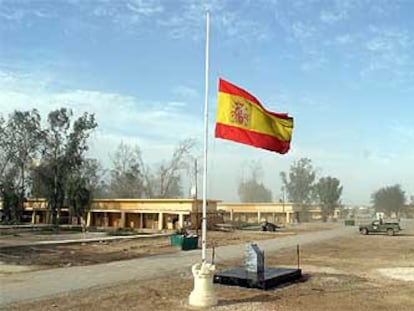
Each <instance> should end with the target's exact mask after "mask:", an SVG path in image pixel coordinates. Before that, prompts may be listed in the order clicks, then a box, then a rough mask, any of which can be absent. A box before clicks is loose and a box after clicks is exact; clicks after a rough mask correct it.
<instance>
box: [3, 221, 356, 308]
mask: <svg viewBox="0 0 414 311" xmlns="http://www.w3.org/2000/svg"><path fill="white" fill-rule="evenodd" d="M352 233H355V228H354V227H340V228H337V229H332V230H325V231H320V232H311V233H304V234H299V235H295V236H287V237H284V238H278V239H271V240H264V241H260V242H258V244H259V246H260V247H261V248H262V249H263V250H264V251H265V252H272V251H276V250H280V249H283V248H289V247H295V246H296V245H297V244H300V245H306V244H309V243H315V242H321V241H324V240H329V239H332V238H336V237H341V236H346V235H349V234H352ZM244 248H245V244H244V243H243V244H239V245H229V246H222V247H218V248H217V249H216V255H217V257H216V262H217V263H220V261H226V260H227V261H228V260H234V259H237V258H240V257H242V256H243V252H244ZM209 256H211V253H209ZM200 257H201V255H200V250H195V251H188V252H179V253H174V254H166V255H159V256H152V257H145V258H139V259H133V260H124V261H117V262H111V263H105V264H98V265H90V266H79V267H68V268H59V269H50V270H43V271H34V272H25V273H18V274H10V275H2V276H0V284H1V285H0V286H1V295H0V307H2V306H5V305H6V304H10V303H13V302H18V301H25V300H33V299H39V298H43V297H47V296H50V295H55V294H65V293H68V292H71V291H74V290H81V289H87V288H91V287H95V286H110V285H111V286H112V285H115V284H117V283H120V282H125V281H132V280H134V281H139V280H148V279H150V278H156V277H161V276H168V275H169V274H170V273H172V272H177V271H183V272H188V271H189V270H190V267H191V265H192V264H194V263H196V262H198V261H199V260H200ZM210 258H211V257H210Z"/></svg>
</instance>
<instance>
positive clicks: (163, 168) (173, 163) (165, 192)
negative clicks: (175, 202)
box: [145, 138, 196, 198]
mask: <svg viewBox="0 0 414 311" xmlns="http://www.w3.org/2000/svg"><path fill="white" fill-rule="evenodd" d="M195 145H196V140H195V139H191V138H189V139H185V140H183V141H182V142H180V143H179V144H178V146H177V147H176V148H175V150H174V152H173V154H172V157H171V159H170V160H168V161H164V162H163V163H161V165H159V166H158V167H157V168H156V169H155V173H152V172H151V170H150V169H149V168H148V167H147V168H146V170H145V182H146V187H145V188H146V193H147V196H148V197H150V198H175V197H180V196H182V188H181V173H182V171H183V170H185V169H188V167H189V165H192V159H193V157H192V156H191V152H192V150H193V148H194V147H195Z"/></svg>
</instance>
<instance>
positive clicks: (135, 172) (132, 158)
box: [108, 142, 145, 198]
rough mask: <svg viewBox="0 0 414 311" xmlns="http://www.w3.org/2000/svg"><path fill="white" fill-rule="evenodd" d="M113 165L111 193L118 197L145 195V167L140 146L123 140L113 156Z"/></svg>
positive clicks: (110, 184) (110, 183)
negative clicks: (133, 145)
mask: <svg viewBox="0 0 414 311" xmlns="http://www.w3.org/2000/svg"><path fill="white" fill-rule="evenodd" d="M112 165H113V167H112V170H111V179H110V182H109V189H108V192H109V194H110V195H112V196H114V197H118V198H141V197H143V196H144V193H145V191H144V169H145V168H144V164H143V161H142V157H141V150H140V149H139V147H138V146H135V147H131V146H129V145H127V144H125V143H123V142H121V143H120V144H119V145H118V148H117V150H116V151H115V153H114V154H113V156H112Z"/></svg>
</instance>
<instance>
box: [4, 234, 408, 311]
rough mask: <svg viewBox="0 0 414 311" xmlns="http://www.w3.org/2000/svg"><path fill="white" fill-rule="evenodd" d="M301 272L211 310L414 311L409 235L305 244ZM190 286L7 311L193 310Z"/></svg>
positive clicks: (285, 262)
mask: <svg viewBox="0 0 414 311" xmlns="http://www.w3.org/2000/svg"><path fill="white" fill-rule="evenodd" d="M266 256H267V257H266V265H267V266H285V267H286V266H294V265H295V263H296V251H295V250H286V251H283V252H277V253H268V254H266ZM241 261H242V260H240V261H237V262H224V263H221V264H220V265H219V266H218V267H217V268H218V269H224V268H227V267H231V266H234V265H241V264H242V262H241ZM301 268H302V270H303V274H304V276H303V278H302V280H301V281H300V282H297V283H293V284H288V285H287V286H284V287H281V288H277V289H274V290H269V291H260V290H254V289H244V288H238V287H230V286H223V285H215V289H216V292H217V294H218V296H219V301H220V303H219V305H218V306H217V307H214V308H212V310H242V311H243V310H284V311H310V310H335V311H342V310H344V311H345V310H346V311H349V310H381V311H382V310H387V311H391V310H399V311H412V310H414V228H410V230H406V231H404V234H402V235H398V236H394V237H389V236H383V235H368V236H362V235H359V234H358V233H357V232H355V234H353V235H352V236H350V237H342V238H337V239H333V240H329V241H325V242H321V243H315V244H309V245H307V246H305V247H303V248H302V249H301ZM382 269H387V270H386V271H387V273H384V271H385V270H382ZM401 272H402V273H401ZM192 282H193V280H192V276H191V274H190V273H189V271H177V272H176V273H174V274H173V275H170V276H168V277H165V278H162V279H152V280H148V281H146V282H143V281H140V282H128V283H123V284H117V285H114V286H112V287H110V288H108V287H107V288H93V289H89V290H87V291H82V292H71V293H68V294H67V295H64V296H56V297H51V298H49V299H46V300H40V301H36V302H31V303H20V304H15V305H12V306H10V307H9V308H8V309H7V310H12V311H22V310H33V311H36V310H46V311H47V310H119V311H123V310H128V311H129V310H191V308H190V307H189V306H188V305H187V303H186V301H187V299H188V295H189V294H190V292H191V290H192V288H193V284H192Z"/></svg>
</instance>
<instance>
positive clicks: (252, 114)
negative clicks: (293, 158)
mask: <svg viewBox="0 0 414 311" xmlns="http://www.w3.org/2000/svg"><path fill="white" fill-rule="evenodd" d="M292 130H293V118H292V117H289V116H288V114H287V113H275V112H271V111H268V110H266V109H265V108H264V107H263V106H262V104H261V103H260V102H259V101H258V100H257V99H256V97H254V96H253V95H251V94H250V93H248V92H246V91H245V90H243V89H241V88H239V87H237V86H235V85H233V84H231V83H229V82H227V81H225V80H223V79H220V80H219V93H218V100H217V120H216V132H215V136H216V137H219V138H223V139H228V140H232V141H236V142H239V143H242V144H246V145H251V146H254V147H258V148H263V149H267V150H270V151H275V152H278V153H282V154H284V153H286V152H288V151H289V148H290V140H291V138H292Z"/></svg>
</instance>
